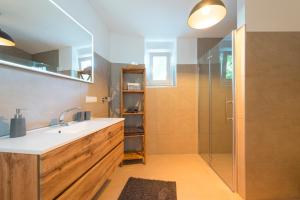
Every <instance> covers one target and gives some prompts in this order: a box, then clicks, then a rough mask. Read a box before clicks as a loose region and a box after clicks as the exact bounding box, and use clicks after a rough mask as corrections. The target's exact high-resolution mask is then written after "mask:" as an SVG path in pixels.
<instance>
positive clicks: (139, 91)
mask: <svg viewBox="0 0 300 200" xmlns="http://www.w3.org/2000/svg"><path fill="white" fill-rule="evenodd" d="M144 92H145V91H144V90H123V93H144Z"/></svg>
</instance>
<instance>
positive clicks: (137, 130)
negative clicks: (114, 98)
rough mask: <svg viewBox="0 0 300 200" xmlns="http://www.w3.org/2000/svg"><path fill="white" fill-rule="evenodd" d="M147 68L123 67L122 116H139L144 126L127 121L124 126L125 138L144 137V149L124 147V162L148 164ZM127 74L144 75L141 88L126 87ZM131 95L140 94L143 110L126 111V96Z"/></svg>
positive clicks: (142, 139)
mask: <svg viewBox="0 0 300 200" xmlns="http://www.w3.org/2000/svg"><path fill="white" fill-rule="evenodd" d="M145 72H146V70H145V67H144V65H139V66H132V65H129V66H127V67H123V68H122V69H121V81H120V91H121V96H120V111H121V113H120V115H121V117H123V118H125V121H126V119H128V118H130V117H138V118H139V119H140V120H142V127H126V123H125V128H124V138H125V140H130V139H132V138H134V137H142V138H141V141H142V144H141V146H142V150H139V151H132V150H126V147H124V153H125V156H124V160H123V161H124V162H123V163H125V162H126V161H142V162H143V163H144V164H146V150H145V149H146V141H145V135H146V131H145V129H144V127H146V117H145V113H146V111H145V99H146V92H145V85H146V74H145ZM127 75H137V76H142V78H143V79H142V81H141V82H140V83H141V85H142V88H141V90H128V89H127V88H125V87H124V86H125V83H126V80H125V79H126V76H127ZM130 95H136V96H139V97H138V98H141V101H142V102H141V103H142V106H143V108H142V109H141V111H138V112H134V113H130V112H126V110H127V108H126V107H125V97H126V98H130Z"/></svg>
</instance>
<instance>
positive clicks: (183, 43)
mask: <svg viewBox="0 0 300 200" xmlns="http://www.w3.org/2000/svg"><path fill="white" fill-rule="evenodd" d="M177 64H197V38H178V39H177Z"/></svg>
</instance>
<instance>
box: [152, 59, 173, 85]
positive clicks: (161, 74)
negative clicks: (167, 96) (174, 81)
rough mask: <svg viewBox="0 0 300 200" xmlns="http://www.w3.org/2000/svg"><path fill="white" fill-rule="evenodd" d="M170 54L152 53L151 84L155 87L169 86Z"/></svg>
mask: <svg viewBox="0 0 300 200" xmlns="http://www.w3.org/2000/svg"><path fill="white" fill-rule="evenodd" d="M170 70H171V67H170V54H168V53H150V75H149V76H150V77H149V78H150V80H149V81H150V82H151V83H152V84H155V85H169V84H170V83H171V80H170V73H171V71H170Z"/></svg>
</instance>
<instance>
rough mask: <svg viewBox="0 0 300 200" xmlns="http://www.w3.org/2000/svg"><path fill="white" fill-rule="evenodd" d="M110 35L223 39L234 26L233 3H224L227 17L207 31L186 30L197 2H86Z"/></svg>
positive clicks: (129, 0)
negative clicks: (112, 33) (189, 17)
mask: <svg viewBox="0 0 300 200" xmlns="http://www.w3.org/2000/svg"><path fill="white" fill-rule="evenodd" d="M89 1H90V3H91V5H92V6H93V7H94V8H95V9H96V11H97V12H98V14H99V16H101V17H102V18H103V19H104V20H105V22H106V24H107V26H108V28H109V30H110V31H112V32H117V33H121V34H126V35H138V36H143V37H147V38H169V37H223V36H225V35H227V34H228V33H229V32H230V31H231V30H233V29H234V28H235V26H236V10H237V9H236V0H223V1H224V3H225V4H226V7H227V16H226V17H225V19H224V20H223V21H222V22H220V23H219V24H217V25H216V26H214V27H212V28H210V29H207V30H193V29H191V28H189V27H188V25H187V19H188V16H189V13H190V11H191V10H192V8H193V7H194V5H196V4H197V3H198V2H199V0H89Z"/></svg>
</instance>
